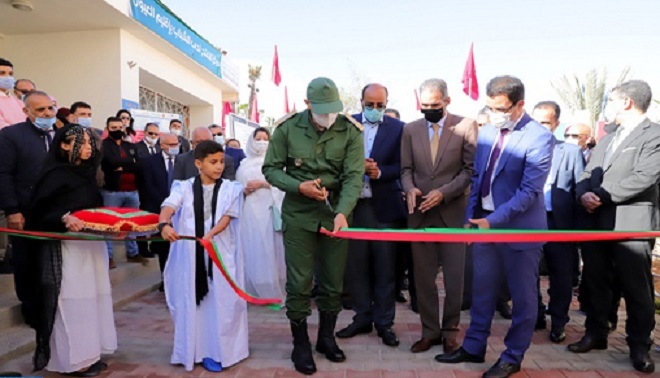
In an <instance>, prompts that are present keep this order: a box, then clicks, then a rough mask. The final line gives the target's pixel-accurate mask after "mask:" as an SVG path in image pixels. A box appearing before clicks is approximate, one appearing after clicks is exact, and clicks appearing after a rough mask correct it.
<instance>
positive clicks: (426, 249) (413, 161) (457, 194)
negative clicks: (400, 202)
mask: <svg viewBox="0 0 660 378" xmlns="http://www.w3.org/2000/svg"><path fill="white" fill-rule="evenodd" d="M419 92H420V96H421V101H420V102H421V108H422V114H424V118H423V119H419V120H417V121H414V122H411V123H408V124H406V125H405V127H404V129H403V136H402V139H401V182H402V185H403V189H404V191H405V192H406V193H407V202H408V213H409V217H408V226H409V227H410V228H430V227H432V228H440V227H463V218H464V216H465V208H466V206H467V199H468V197H467V195H468V192H469V186H470V179H471V177H472V173H473V171H474V167H473V161H474V154H475V151H476V148H477V130H478V129H477V124H476V122H475V121H474V120H472V119H469V118H463V117H461V116H457V115H453V114H449V113H448V112H447V106H448V105H449V103H450V102H451V99H450V98H449V96H448V95H447V83H446V82H445V81H444V80H440V79H429V80H426V81H424V82H423V83H422V85H421V86H420V90H419ZM412 256H413V270H414V274H415V285H416V288H417V298H418V308H419V314H420V318H421V320H422V338H421V339H420V340H419V341H417V342H416V343H414V344H413V346H412V348H411V351H412V352H413V353H419V352H424V351H427V350H429V349H430V348H431V346H433V345H439V344H441V343H442V344H443V346H444V351H445V353H450V352H452V351H453V350H455V349H457V348H458V346H459V344H458V342H457V341H456V336H457V334H458V324H459V321H460V311H461V299H462V295H463V271H464V266H465V244H464V243H442V244H440V243H413V244H412ZM440 265H442V267H443V268H442V270H443V275H444V284H445V292H446V296H445V302H444V310H443V319H442V326H440V315H439V312H440V311H439V300H438V288H437V286H436V284H435V280H436V276H437V274H438V267H439V266H440Z"/></svg>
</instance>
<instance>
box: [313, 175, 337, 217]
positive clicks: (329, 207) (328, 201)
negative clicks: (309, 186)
mask: <svg viewBox="0 0 660 378" xmlns="http://www.w3.org/2000/svg"><path fill="white" fill-rule="evenodd" d="M316 187H317V188H319V189H320V190H321V191H322V192H323V198H324V199H325V205H326V206H328V209H330V211H332V212H333V213H334V212H335V209H334V208H333V207H332V205H331V204H330V200H328V192H327V190H325V188H322V187H321V180H316Z"/></svg>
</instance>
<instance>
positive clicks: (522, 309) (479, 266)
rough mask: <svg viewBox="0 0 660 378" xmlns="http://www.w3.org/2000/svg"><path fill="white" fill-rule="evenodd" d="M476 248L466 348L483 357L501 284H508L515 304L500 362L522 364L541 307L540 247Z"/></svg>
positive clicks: (499, 245)
mask: <svg viewBox="0 0 660 378" xmlns="http://www.w3.org/2000/svg"><path fill="white" fill-rule="evenodd" d="M473 249H474V283H473V285H474V291H473V295H472V308H471V309H470V316H471V317H472V320H471V322H470V328H468V330H467V332H466V333H465V338H464V340H463V348H464V349H465V350H466V351H467V352H468V353H470V354H474V355H477V356H484V355H485V354H486V347H487V345H488V344H487V341H488V336H490V327H491V323H492V321H493V314H494V312H495V304H496V302H497V297H498V295H499V288H500V287H501V286H500V285H501V283H502V281H503V280H504V281H506V283H507V285H508V287H509V292H510V293H511V301H512V304H513V306H512V311H511V315H512V320H511V326H510V327H509V330H508V331H507V334H506V337H505V338H504V345H505V346H506V350H505V351H504V352H502V355H501V357H500V358H501V359H502V360H503V361H506V362H508V363H513V364H518V363H521V362H522V360H523V357H524V355H525V352H526V351H527V349H528V348H529V345H530V344H531V342H532V335H533V334H534V324H535V323H536V315H537V311H538V310H537V306H538V303H537V302H538V288H537V286H536V281H537V280H538V277H539V260H540V258H541V251H540V249H539V248H534V249H530V250H517V249H512V248H511V247H510V246H509V245H507V244H495V243H476V244H474V245H473Z"/></svg>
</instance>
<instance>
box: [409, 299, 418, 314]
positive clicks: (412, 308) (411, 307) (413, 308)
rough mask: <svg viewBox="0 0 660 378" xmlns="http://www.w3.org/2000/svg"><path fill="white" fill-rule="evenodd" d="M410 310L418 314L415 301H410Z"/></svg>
mask: <svg viewBox="0 0 660 378" xmlns="http://www.w3.org/2000/svg"><path fill="white" fill-rule="evenodd" d="M410 310H412V312H414V313H415V314H419V308H417V302H415V303H413V302H412V301H410Z"/></svg>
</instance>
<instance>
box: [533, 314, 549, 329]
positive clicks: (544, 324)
mask: <svg viewBox="0 0 660 378" xmlns="http://www.w3.org/2000/svg"><path fill="white" fill-rule="evenodd" d="M547 326H548V322H547V321H546V320H545V317H542V318H538V319H536V324H535V325H534V329H535V330H539V329H545V328H546V327H547Z"/></svg>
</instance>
